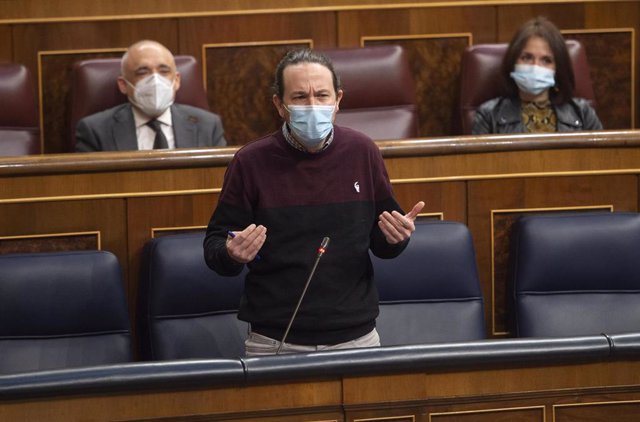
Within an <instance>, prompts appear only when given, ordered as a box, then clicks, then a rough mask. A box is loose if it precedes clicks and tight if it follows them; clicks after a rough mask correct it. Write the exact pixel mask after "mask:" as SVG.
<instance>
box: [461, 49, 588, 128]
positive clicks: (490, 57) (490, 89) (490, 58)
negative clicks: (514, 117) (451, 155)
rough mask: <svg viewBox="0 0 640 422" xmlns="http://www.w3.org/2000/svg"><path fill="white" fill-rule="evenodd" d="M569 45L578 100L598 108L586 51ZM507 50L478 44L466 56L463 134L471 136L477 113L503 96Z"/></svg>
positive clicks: (462, 95)
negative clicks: (502, 72)
mask: <svg viewBox="0 0 640 422" xmlns="http://www.w3.org/2000/svg"><path fill="white" fill-rule="evenodd" d="M566 44H567V49H568V51H569V57H570V58H571V64H572V66H573V73H574V76H575V83H576V86H575V89H574V96H575V97H580V98H585V99H587V100H588V101H589V103H590V104H591V106H593V107H595V95H594V93H593V87H592V85H591V76H590V73H589V62H588V61H587V54H586V51H585V48H584V47H583V45H582V44H581V43H580V42H578V41H576V40H567V41H566ZM507 47H508V44H477V45H474V46H471V47H468V48H467V49H466V50H465V52H464V53H463V55H462V63H461V65H460V104H459V108H458V113H459V115H458V120H459V121H458V122H457V125H458V126H459V127H460V131H461V133H462V134H470V133H471V130H472V129H473V119H474V117H475V114H476V109H477V108H478V107H480V106H481V105H482V103H484V102H485V101H488V100H490V99H492V98H496V97H499V96H501V95H502V94H503V92H502V78H501V75H500V74H501V67H502V58H503V57H504V55H505V53H506V52H507Z"/></svg>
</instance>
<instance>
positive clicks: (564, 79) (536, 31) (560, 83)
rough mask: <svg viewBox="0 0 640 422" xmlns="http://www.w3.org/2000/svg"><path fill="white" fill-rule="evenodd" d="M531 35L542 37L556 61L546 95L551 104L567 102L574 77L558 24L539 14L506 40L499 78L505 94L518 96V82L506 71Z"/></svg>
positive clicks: (512, 67)
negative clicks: (505, 49)
mask: <svg viewBox="0 0 640 422" xmlns="http://www.w3.org/2000/svg"><path fill="white" fill-rule="evenodd" d="M531 37H540V38H542V39H543V40H545V41H546V42H547V43H548V44H549V48H550V49H551V52H552V53H553V59H554V61H555V64H556V76H555V79H556V85H555V87H553V88H552V89H550V90H549V99H550V100H551V102H552V103H554V104H563V103H566V102H568V101H569V100H571V97H573V90H574V89H575V77H574V75H573V66H572V64H571V59H570V58H569V51H568V50H567V44H566V43H565V40H564V37H563V36H562V34H561V33H560V31H559V30H558V28H557V27H556V26H555V25H554V24H553V23H552V22H551V21H550V20H548V19H546V18H544V17H540V16H539V17H537V18H534V19H531V20H530V21H527V22H526V23H525V24H524V25H522V26H521V27H520V29H518V31H517V32H516V33H515V34H514V36H513V38H512V39H511V42H510V43H509V47H508V48H507V53H506V54H505V55H504V59H503V60H502V80H503V83H504V85H505V86H504V88H505V89H506V92H507V95H508V96H511V97H517V96H518V86H517V85H516V83H515V82H514V80H513V79H512V78H511V75H510V73H511V72H513V69H514V67H515V64H516V61H517V60H518V58H519V57H520V55H521V54H522V50H524V47H525V46H526V45H527V42H528V41H529V39H530V38H531Z"/></svg>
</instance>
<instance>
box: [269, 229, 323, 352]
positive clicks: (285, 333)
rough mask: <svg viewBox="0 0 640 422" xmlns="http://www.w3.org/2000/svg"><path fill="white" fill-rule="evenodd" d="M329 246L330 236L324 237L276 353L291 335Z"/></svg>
mask: <svg viewBox="0 0 640 422" xmlns="http://www.w3.org/2000/svg"><path fill="white" fill-rule="evenodd" d="M327 246H329V238H328V237H325V238H324V239H322V243H321V244H320V247H319V248H318V256H316V262H314V263H313V268H311V272H310V273H309V278H307V282H306V283H305V285H304V289H302V294H301V295H300V299H298V304H297V305H296V308H295V309H294V311H293V315H291V319H290V320H289V325H287V329H286V330H285V332H284V335H283V336H282V340H281V341H280V346H278V350H277V351H276V355H279V354H280V351H281V350H282V346H284V341H285V340H286V339H287V336H288V335H289V330H290V329H291V325H292V324H293V320H294V319H295V318H296V315H297V314H298V309H300V304H301V303H302V299H303V298H304V295H305V293H307V288H308V287H309V283H311V279H312V278H313V274H315V272H316V267H317V266H318V262H320V258H322V255H324V253H325V252H326V250H327Z"/></svg>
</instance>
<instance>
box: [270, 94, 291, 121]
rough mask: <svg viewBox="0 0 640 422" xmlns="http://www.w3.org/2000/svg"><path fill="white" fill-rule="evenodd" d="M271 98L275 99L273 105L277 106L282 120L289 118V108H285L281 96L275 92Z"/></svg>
mask: <svg viewBox="0 0 640 422" xmlns="http://www.w3.org/2000/svg"><path fill="white" fill-rule="evenodd" d="M271 100H272V101H273V105H274V106H275V107H276V110H278V114H279V115H280V117H281V118H282V120H287V114H286V111H287V110H286V109H285V108H284V104H283V103H282V100H281V99H280V97H278V96H277V95H276V94H273V97H271Z"/></svg>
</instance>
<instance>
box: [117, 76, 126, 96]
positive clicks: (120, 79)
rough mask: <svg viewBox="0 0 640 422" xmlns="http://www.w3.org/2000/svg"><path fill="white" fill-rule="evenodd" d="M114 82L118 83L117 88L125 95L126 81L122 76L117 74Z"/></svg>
mask: <svg viewBox="0 0 640 422" xmlns="http://www.w3.org/2000/svg"><path fill="white" fill-rule="evenodd" d="M116 82H117V83H118V89H119V90H120V92H122V93H123V94H124V95H127V82H126V81H125V80H124V78H123V77H122V76H118V79H117V81H116Z"/></svg>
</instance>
